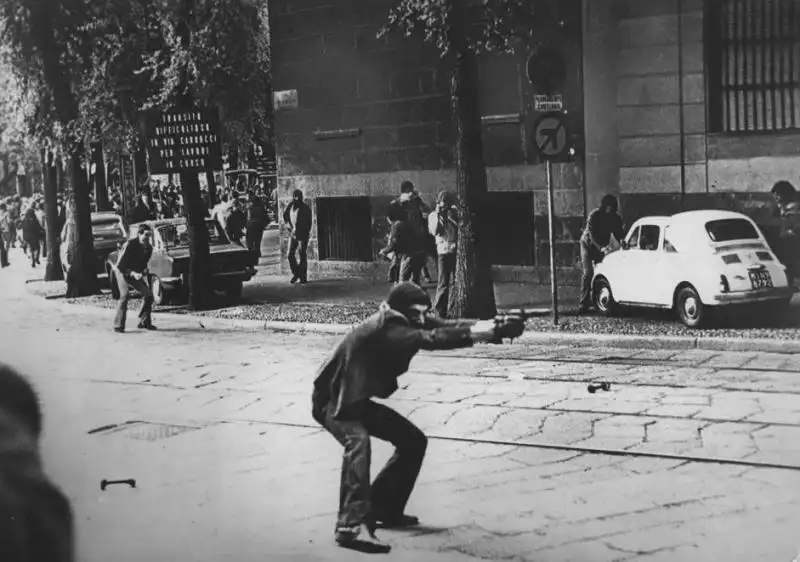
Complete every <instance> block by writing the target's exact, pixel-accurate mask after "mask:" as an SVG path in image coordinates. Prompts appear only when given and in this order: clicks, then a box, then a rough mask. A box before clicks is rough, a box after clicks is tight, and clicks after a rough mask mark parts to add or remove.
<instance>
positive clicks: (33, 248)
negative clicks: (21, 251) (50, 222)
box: [25, 240, 42, 266]
mask: <svg viewBox="0 0 800 562" xmlns="http://www.w3.org/2000/svg"><path fill="white" fill-rule="evenodd" d="M25 245H26V246H27V247H28V257H29V258H30V259H31V266H34V265H38V263H39V253H40V252H41V249H42V247H41V243H40V242H39V240H25Z"/></svg>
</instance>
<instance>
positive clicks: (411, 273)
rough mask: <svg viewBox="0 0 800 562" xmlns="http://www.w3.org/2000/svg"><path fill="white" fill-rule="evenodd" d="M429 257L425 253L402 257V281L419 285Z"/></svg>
mask: <svg viewBox="0 0 800 562" xmlns="http://www.w3.org/2000/svg"><path fill="white" fill-rule="evenodd" d="M426 259H427V256H426V255H425V253H424V252H417V253H415V254H401V255H400V281H402V282H406V281H411V282H412V283H416V284H417V285H419V278H420V273H421V272H422V268H423V267H424V266H425V260H426Z"/></svg>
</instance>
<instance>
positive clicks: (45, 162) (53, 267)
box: [42, 149, 64, 281]
mask: <svg viewBox="0 0 800 562" xmlns="http://www.w3.org/2000/svg"><path fill="white" fill-rule="evenodd" d="M42 180H43V182H44V214H45V217H46V221H45V222H46V224H47V263H46V264H45V269H44V280H45V281H61V280H62V279H64V270H63V269H62V267H61V252H60V247H61V244H60V240H59V237H60V236H61V232H60V231H59V228H58V226H59V220H58V168H57V163H56V161H55V158H53V155H52V154H51V153H50V151H49V150H46V149H45V150H42Z"/></svg>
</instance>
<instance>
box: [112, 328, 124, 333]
mask: <svg viewBox="0 0 800 562" xmlns="http://www.w3.org/2000/svg"><path fill="white" fill-rule="evenodd" d="M114 331H115V332H117V333H118V334H124V333H125V328H114Z"/></svg>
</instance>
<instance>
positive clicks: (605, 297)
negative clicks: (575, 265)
mask: <svg viewBox="0 0 800 562" xmlns="http://www.w3.org/2000/svg"><path fill="white" fill-rule="evenodd" d="M593 294H594V307H595V308H596V309H597V312H599V313H600V314H602V315H603V316H614V315H615V314H616V313H617V312H618V311H619V305H617V301H615V300H614V293H612V292H611V285H610V284H609V282H608V281H607V280H606V279H605V278H604V277H600V278H599V279H597V280H596V281H595V282H594V289H593Z"/></svg>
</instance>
